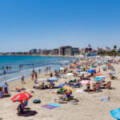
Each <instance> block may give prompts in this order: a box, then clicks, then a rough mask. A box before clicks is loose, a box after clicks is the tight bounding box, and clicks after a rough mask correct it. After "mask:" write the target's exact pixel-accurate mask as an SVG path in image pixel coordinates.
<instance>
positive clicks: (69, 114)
mask: <svg viewBox="0 0 120 120" xmlns="http://www.w3.org/2000/svg"><path fill="white" fill-rule="evenodd" d="M113 66H114V68H115V71H116V77H117V78H118V79H117V80H112V81H111V82H112V87H113V89H112V90H107V89H104V90H102V92H96V93H87V92H77V90H80V89H83V88H76V89H75V91H74V92H73V96H74V97H75V98H77V99H78V100H79V102H78V104H77V105H73V104H71V103H67V104H61V107H59V108H56V109H53V110H49V109H45V108H43V107H42V105H45V104H48V103H55V99H57V98H58V95H57V94H56V89H51V90H49V89H48V90H36V89H33V86H34V85H35V84H34V82H33V81H32V80H31V78H27V79H25V82H26V84H21V81H20V80H19V81H14V82H11V83H9V90H10V94H11V97H12V96H14V95H15V94H17V92H14V91H12V90H15V88H26V89H27V90H26V91H27V92H31V91H34V93H32V95H33V97H32V98H31V99H30V100H29V105H28V106H29V107H30V108H31V110H33V111H36V112H37V114H36V115H34V116H28V117H23V116H18V115H17V110H16V108H17V105H18V102H15V103H13V102H12V101H11V97H8V98H2V99H0V108H1V110H0V118H1V119H2V120H73V119H74V120H112V117H111V115H110V110H113V109H116V108H118V107H119V101H120V95H119V91H120V84H119V75H120V67H119V65H118V64H114V65H113ZM101 73H103V74H104V75H105V77H106V79H105V80H106V81H108V80H110V78H109V76H108V71H102V70H101ZM43 77H45V78H46V77H49V76H47V75H46V74H45V73H44V74H40V75H39V78H43ZM73 78H74V77H72V78H69V79H68V78H67V79H64V78H60V80H59V81H58V83H57V85H58V84H59V83H63V82H64V81H65V80H66V81H68V80H70V79H73ZM102 96H109V97H110V100H109V101H108V102H102V101H101V100H100V98H101V97H102ZM38 98H39V99H40V100H41V103H40V104H33V102H32V101H33V100H34V99H38Z"/></svg>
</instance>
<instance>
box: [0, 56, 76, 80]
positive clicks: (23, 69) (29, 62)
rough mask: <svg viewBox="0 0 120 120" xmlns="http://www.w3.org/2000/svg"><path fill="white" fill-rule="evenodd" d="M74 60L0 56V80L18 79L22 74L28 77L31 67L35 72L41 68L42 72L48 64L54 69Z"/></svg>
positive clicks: (68, 58) (66, 58)
mask: <svg viewBox="0 0 120 120" xmlns="http://www.w3.org/2000/svg"><path fill="white" fill-rule="evenodd" d="M75 60H76V59H75V58H70V57H48V56H0V82H1V81H7V82H9V81H13V80H19V79H20V78H21V76H23V75H24V76H25V77H28V76H30V75H31V73H32V70H33V69H35V70H36V71H37V72H38V70H39V69H41V72H44V71H45V68H46V67H48V66H49V67H50V68H51V70H55V69H57V68H60V67H65V66H67V65H68V64H70V63H71V62H74V61H75ZM7 67H9V69H7Z"/></svg>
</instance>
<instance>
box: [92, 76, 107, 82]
mask: <svg viewBox="0 0 120 120" xmlns="http://www.w3.org/2000/svg"><path fill="white" fill-rule="evenodd" d="M104 78H105V77H104V76H98V77H95V79H94V80H95V81H98V82H100V81H102V80H104Z"/></svg>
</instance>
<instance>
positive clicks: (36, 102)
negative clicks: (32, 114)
mask: <svg viewBox="0 0 120 120" xmlns="http://www.w3.org/2000/svg"><path fill="white" fill-rule="evenodd" d="M33 103H35V104H39V103H41V100H40V99H35V100H33Z"/></svg>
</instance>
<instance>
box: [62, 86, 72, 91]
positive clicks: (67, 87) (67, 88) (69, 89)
mask: <svg viewBox="0 0 120 120" xmlns="http://www.w3.org/2000/svg"><path fill="white" fill-rule="evenodd" d="M63 90H68V91H72V92H73V91H74V89H73V88H71V87H69V86H64V87H63Z"/></svg>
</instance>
